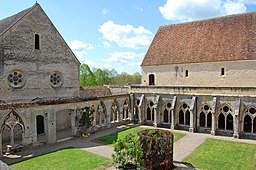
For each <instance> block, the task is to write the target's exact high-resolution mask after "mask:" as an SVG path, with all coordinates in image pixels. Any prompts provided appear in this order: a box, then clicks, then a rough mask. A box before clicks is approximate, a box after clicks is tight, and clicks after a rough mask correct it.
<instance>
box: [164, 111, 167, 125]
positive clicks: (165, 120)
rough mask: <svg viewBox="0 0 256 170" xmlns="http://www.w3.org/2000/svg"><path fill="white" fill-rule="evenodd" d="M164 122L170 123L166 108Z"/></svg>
mask: <svg viewBox="0 0 256 170" xmlns="http://www.w3.org/2000/svg"><path fill="white" fill-rule="evenodd" d="M164 123H168V110H167V109H165V110H164Z"/></svg>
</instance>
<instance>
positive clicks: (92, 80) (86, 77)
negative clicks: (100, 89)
mask: <svg viewBox="0 0 256 170" xmlns="http://www.w3.org/2000/svg"><path fill="white" fill-rule="evenodd" d="M97 85H98V83H97V81H96V77H95V75H94V74H93V72H92V71H91V69H90V67H89V66H88V65H87V64H82V65H81V66H80V86H97Z"/></svg>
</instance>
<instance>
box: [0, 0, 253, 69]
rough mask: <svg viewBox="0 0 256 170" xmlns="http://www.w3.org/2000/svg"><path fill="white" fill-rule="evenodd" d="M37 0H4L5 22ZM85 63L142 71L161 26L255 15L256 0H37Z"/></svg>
mask: <svg viewBox="0 0 256 170" xmlns="http://www.w3.org/2000/svg"><path fill="white" fill-rule="evenodd" d="M35 2H36V1H35V0H0V19H3V18H5V17H8V16H11V15H13V14H16V13H18V12H20V11H22V10H24V9H26V8H29V7H31V6H33V5H34V3H35ZM37 2H38V3H39V4H40V5H41V6H42V8H43V9H44V11H45V12H46V13H47V15H48V16H49V18H50V19H51V20H52V22H53V24H54V25H55V26H56V27H57V29H58V30H59V32H60V33H61V35H62V36H63V38H64V39H65V40H66V42H67V43H68V44H69V46H70V47H71V49H72V50H73V51H74V53H75V54H76V56H77V58H78V59H79V60H80V62H81V63H87V64H88V65H89V66H90V67H91V68H107V69H112V68H114V69H115V70H117V71H118V72H119V73H121V72H127V73H131V74H132V73H134V72H140V64H141V61H142V59H143V57H144V55H145V53H146V52H147V49H148V47H149V45H150V42H151V41H152V39H153V37H154V35H155V33H156V32H157V29H158V27H159V26H161V25H167V24H173V23H180V22H187V21H193V20H198V19H205V18H211V17H216V16H223V15H229V14H235V13H242V12H249V11H256V0H90V1H89V0H73V1H71V0H38V1H37Z"/></svg>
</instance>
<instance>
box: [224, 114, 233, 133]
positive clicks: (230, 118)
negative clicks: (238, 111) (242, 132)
mask: <svg viewBox="0 0 256 170" xmlns="http://www.w3.org/2000/svg"><path fill="white" fill-rule="evenodd" d="M226 125H227V130H233V126H234V125H233V116H232V115H231V114H228V116H227V122H226Z"/></svg>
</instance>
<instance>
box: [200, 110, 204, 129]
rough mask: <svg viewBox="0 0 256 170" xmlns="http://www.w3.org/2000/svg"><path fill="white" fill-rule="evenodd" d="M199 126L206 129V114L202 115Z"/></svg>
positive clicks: (202, 113)
mask: <svg viewBox="0 0 256 170" xmlns="http://www.w3.org/2000/svg"><path fill="white" fill-rule="evenodd" d="M199 125H200V127H205V114H204V112H201V113H200V120H199Z"/></svg>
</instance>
